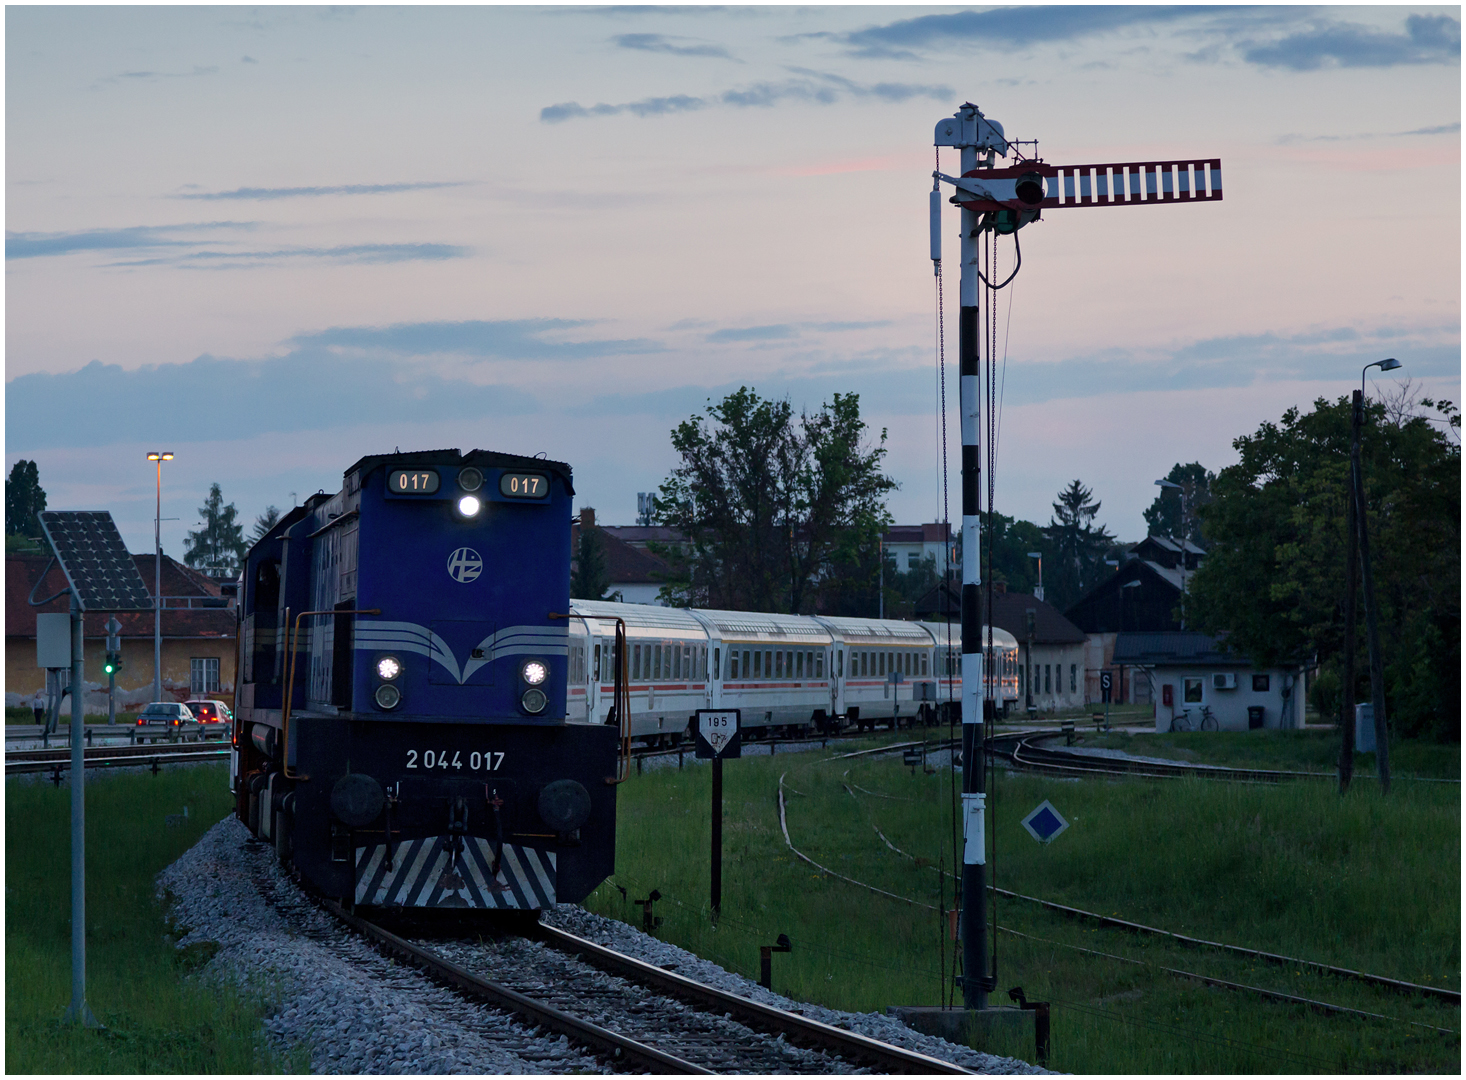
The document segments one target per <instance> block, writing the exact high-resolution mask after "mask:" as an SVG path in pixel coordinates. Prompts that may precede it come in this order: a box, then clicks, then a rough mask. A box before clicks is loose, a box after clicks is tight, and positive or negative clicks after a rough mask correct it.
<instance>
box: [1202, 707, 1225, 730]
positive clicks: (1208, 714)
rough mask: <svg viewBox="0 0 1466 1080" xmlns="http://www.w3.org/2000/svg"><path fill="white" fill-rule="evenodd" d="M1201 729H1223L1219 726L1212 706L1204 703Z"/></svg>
mask: <svg viewBox="0 0 1466 1080" xmlns="http://www.w3.org/2000/svg"><path fill="white" fill-rule="evenodd" d="M1201 730H1202V731H1220V730H1221V728H1219V727H1218V726H1217V718H1216V714H1215V713H1213V712H1212V711H1211V706H1210V705H1203V706H1202V707H1201Z"/></svg>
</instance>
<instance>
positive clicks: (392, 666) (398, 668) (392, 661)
mask: <svg viewBox="0 0 1466 1080" xmlns="http://www.w3.org/2000/svg"><path fill="white" fill-rule="evenodd" d="M401 674H402V661H401V660H399V659H397V657H395V656H384V657H382V658H381V659H379V660H378V661H377V678H379V679H384V680H385V681H387V682H391V681H392V680H393V679H395V678H397V676H399V675H401Z"/></svg>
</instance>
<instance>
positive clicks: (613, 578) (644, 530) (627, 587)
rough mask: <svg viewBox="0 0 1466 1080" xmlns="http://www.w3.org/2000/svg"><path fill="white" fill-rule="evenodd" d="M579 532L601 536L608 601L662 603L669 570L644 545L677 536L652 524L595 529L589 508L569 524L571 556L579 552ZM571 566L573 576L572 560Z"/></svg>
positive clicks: (583, 598)
mask: <svg viewBox="0 0 1466 1080" xmlns="http://www.w3.org/2000/svg"><path fill="white" fill-rule="evenodd" d="M582 529H595V531H596V532H597V534H599V536H600V539H601V551H602V553H603V554H604V555H605V559H606V573H607V576H608V577H609V578H610V582H611V585H610V595H609V597H608V598H609V599H619V600H620V601H621V602H622V603H623V604H660V603H661V600H659V599H658V594H659V593H660V592H661V591H662V586H663V585H665V584H666V583H667V581H668V580H669V579H670V578H671V577H672V571H671V568H670V567H669V566H668V565H667V563H666V561H665V560H663V559H661V558H660V557H658V556H656V555H653V554H652V553H651V552H650V551H649V550H647V546H646V545H647V543H648V542H649V541H650V542H654V543H667V542H671V540H674V539H680V538H681V534H680V533H678V532H677V531H676V530H674V529H667V528H663V527H661V526H655V525H653V526H638V525H616V526H609V527H603V526H598V525H597V524H596V512H595V510H593V509H591V508H590V507H588V506H587V507H582V508H581V511H580V516H579V517H577V518H575V519H574V520H573V521H572V522H571V523H570V551H571V553H572V556H574V555H575V554H576V553H578V552H579V551H580V531H581V530H582ZM664 534H665V535H664ZM628 537H629V539H628ZM571 565H572V573H573V572H574V569H575V566H574V562H573V561H572V564H571ZM618 594H619V595H618ZM574 599H576V600H598V599H600V597H595V596H578V597H574Z"/></svg>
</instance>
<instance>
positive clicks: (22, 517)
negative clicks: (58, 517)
mask: <svg viewBox="0 0 1466 1080" xmlns="http://www.w3.org/2000/svg"><path fill="white" fill-rule="evenodd" d="M44 509H46V492H45V491H44V490H42V488H41V471H40V469H38V468H37V467H36V463H35V462H34V461H26V460H24V459H22V460H20V461H17V462H16V463H15V465H14V466H13V467H12V468H11V470H10V476H9V477H7V478H6V480H5V535H6V536H16V537H20V538H22V540H25V541H29V540H30V539H31V538H33V537H37V536H40V535H41V520H40V518H38V517H36V515H37V514H39V513H40V512H41V511H42V510H44ZM7 550H9V545H8V544H7Z"/></svg>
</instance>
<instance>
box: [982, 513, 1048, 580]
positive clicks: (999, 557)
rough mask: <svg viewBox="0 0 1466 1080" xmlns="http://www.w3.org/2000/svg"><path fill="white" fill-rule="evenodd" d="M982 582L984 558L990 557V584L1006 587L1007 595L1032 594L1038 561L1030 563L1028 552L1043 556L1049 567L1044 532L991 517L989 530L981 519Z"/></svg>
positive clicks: (1003, 516)
mask: <svg viewBox="0 0 1466 1080" xmlns="http://www.w3.org/2000/svg"><path fill="white" fill-rule="evenodd" d="M982 542H983V550H982V574H981V577H982V580H983V581H987V579H988V575H989V560H988V556H989V555H991V556H992V561H991V575H992V579H993V581H995V582H997V583H999V584H1002V585H1006V586H1007V587H1008V590H1009V591H1010V592H1017V593H1032V592H1033V590H1034V588H1035V587H1037V585H1038V560H1037V559H1030V558H1029V557H1028V553H1029V552H1030V551H1040V552H1043V556H1044V558H1045V559H1049V560H1050V561H1049V565H1050V566H1053V565H1054V561H1053V553H1052V551H1051V548H1052V545H1051V543H1050V541H1049V538H1048V536H1047V535H1046V534H1045V533H1044V530H1043V529H1041V528H1040V527H1039V526H1037V525H1035V524H1034V523H1033V522H1031V521H1024V520H1022V519H1021V518H1011V517H1008V516H1007V515H1006V514H999V513H997V512H994V513H993V520H992V523H991V527H989V524H988V520H987V515H983V531H982Z"/></svg>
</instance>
